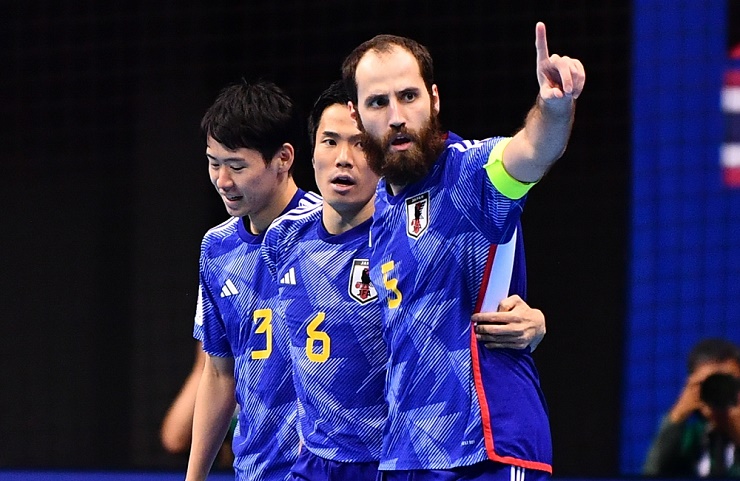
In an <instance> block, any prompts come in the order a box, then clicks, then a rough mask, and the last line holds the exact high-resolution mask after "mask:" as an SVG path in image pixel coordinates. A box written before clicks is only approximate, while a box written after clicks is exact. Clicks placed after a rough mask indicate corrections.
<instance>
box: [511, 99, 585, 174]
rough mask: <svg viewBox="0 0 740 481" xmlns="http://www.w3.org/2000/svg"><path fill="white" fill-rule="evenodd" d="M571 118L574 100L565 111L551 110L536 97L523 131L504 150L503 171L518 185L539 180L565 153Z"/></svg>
mask: <svg viewBox="0 0 740 481" xmlns="http://www.w3.org/2000/svg"><path fill="white" fill-rule="evenodd" d="M574 114H575V101H574V100H571V101H570V103H568V104H566V105H565V107H562V108H554V107H552V106H550V105H548V104H546V103H545V102H544V101H543V100H542V98H541V97H540V96H537V100H536V101H535V104H534V106H533V107H532V108H531V109H530V111H529V113H528V114H527V118H526V120H525V122H524V127H522V129H521V130H520V131H519V132H517V133H516V134H515V135H514V137H513V138H512V139H511V142H509V145H507V146H506V148H505V149H504V153H503V164H504V168H505V169H506V171H507V172H508V173H509V174H510V175H511V176H512V177H514V178H515V179H517V180H519V181H521V182H536V181H538V180H540V179H541V178H542V177H543V176H544V175H545V173H547V171H548V170H549V169H550V167H551V166H552V165H553V164H554V163H555V161H556V160H558V159H559V158H560V157H561V156H562V155H563V152H565V147H566V146H567V145H568V139H569V138H570V133H571V129H572V127H573V119H574Z"/></svg>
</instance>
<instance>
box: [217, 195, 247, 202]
mask: <svg viewBox="0 0 740 481" xmlns="http://www.w3.org/2000/svg"><path fill="white" fill-rule="evenodd" d="M221 195H222V196H223V198H224V199H225V200H226V201H227V202H239V201H240V200H242V199H243V198H244V196H243V195H226V194H221Z"/></svg>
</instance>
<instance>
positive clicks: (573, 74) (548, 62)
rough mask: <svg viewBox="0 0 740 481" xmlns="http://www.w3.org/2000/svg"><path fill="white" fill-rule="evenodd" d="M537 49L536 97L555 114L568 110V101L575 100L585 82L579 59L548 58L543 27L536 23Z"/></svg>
mask: <svg viewBox="0 0 740 481" xmlns="http://www.w3.org/2000/svg"><path fill="white" fill-rule="evenodd" d="M535 47H536V48H537V82H538V83H539V84H540V97H541V98H542V100H544V101H545V104H546V105H548V107H552V108H553V109H556V110H558V111H569V110H570V108H571V105H570V104H571V101H572V100H575V99H577V98H578V96H579V95H581V92H582V91H583V85H584V84H585V83H586V71H585V69H584V68H583V64H582V63H581V62H580V60H578V59H575V58H570V57H561V56H560V55H557V54H553V55H550V53H549V51H548V49H547V33H546V31H545V24H544V23H542V22H537V26H536V27H535Z"/></svg>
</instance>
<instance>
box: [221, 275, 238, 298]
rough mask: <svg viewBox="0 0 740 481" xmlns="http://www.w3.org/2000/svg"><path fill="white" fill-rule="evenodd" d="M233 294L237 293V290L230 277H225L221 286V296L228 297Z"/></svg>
mask: <svg viewBox="0 0 740 481" xmlns="http://www.w3.org/2000/svg"><path fill="white" fill-rule="evenodd" d="M234 294H239V290H238V289H237V288H236V286H235V285H234V283H233V282H231V279H226V283H225V284H224V286H223V287H222V288H221V297H229V296H233V295H234Z"/></svg>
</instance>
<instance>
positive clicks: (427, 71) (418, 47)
mask: <svg viewBox="0 0 740 481" xmlns="http://www.w3.org/2000/svg"><path fill="white" fill-rule="evenodd" d="M396 46H398V47H401V48H403V49H404V50H407V51H408V52H409V53H410V54H411V55H413V56H414V58H415V59H416V63H417V64H419V73H420V74H421V78H422V79H423V80H424V85H425V86H426V88H427V91H428V92H429V94H430V95H431V94H432V85H434V65H433V63H432V56H431V54H430V53H429V50H427V48H426V47H425V46H424V45H422V44H420V43H419V42H417V41H416V40H412V39H410V38H406V37H399V36H396V35H386V34H383V35H376V36H375V37H373V38H371V39H370V40H367V41H366V42H363V43H362V44H360V45H359V46H358V47H357V48H355V49H354V50H353V51H352V52H351V53H350V54H349V55H348V56H347V58H345V59H344V62H342V81H343V82H344V87H345V88H346V89H347V93H348V94H349V96H350V99H351V100H352V102H354V103H355V104H357V79H356V77H355V75H356V73H357V64H359V63H360V60H362V57H363V56H364V55H365V54H366V53H367V52H369V51H370V50H373V51H375V52H378V53H388V52H390V51H391V50H392V49H393V47H396Z"/></svg>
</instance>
